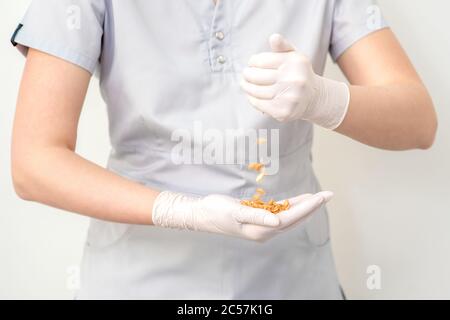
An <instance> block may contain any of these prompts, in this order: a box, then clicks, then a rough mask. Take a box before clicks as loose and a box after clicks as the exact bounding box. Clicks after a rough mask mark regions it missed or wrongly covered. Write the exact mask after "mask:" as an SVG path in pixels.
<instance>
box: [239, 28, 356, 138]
mask: <svg viewBox="0 0 450 320" xmlns="http://www.w3.org/2000/svg"><path fill="white" fill-rule="evenodd" d="M269 43H270V48H271V50H272V52H264V53H259V54H256V55H254V56H252V57H251V59H250V61H249V63H248V67H247V68H246V69H245V70H244V71H243V80H242V82H241V87H242V89H243V90H244V91H245V92H246V93H247V96H248V99H249V101H250V103H251V104H252V105H253V106H254V107H255V108H256V109H258V110H260V111H262V112H263V113H266V114H268V115H269V116H272V117H273V118H275V119H276V120H278V121H281V122H284V121H292V120H307V121H311V122H313V123H316V124H318V125H320V126H322V127H325V128H327V129H331V130H334V129H336V128H337V127H338V126H339V125H340V124H341V123H342V121H343V120H344V117H345V115H346V113H347V109H348V105H349V101H350V91H349V88H348V86H347V85H346V84H345V83H343V82H338V81H334V80H329V79H326V78H323V77H321V76H319V75H317V74H316V73H315V72H314V70H313V67H312V64H311V62H310V61H309V59H308V58H307V57H306V56H305V55H303V54H301V53H300V52H298V51H297V50H296V49H295V48H294V46H293V45H291V44H290V43H289V42H288V41H287V40H286V39H284V38H283V37H282V36H281V35H279V34H274V35H272V36H271V37H270V39H269Z"/></svg>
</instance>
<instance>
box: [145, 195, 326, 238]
mask: <svg viewBox="0 0 450 320" xmlns="http://www.w3.org/2000/svg"><path fill="white" fill-rule="evenodd" d="M332 196H333V194H332V193H331V192H321V193H318V194H315V195H309V194H308V195H302V196H300V197H296V198H292V199H289V203H290V204H291V208H290V209H289V210H286V211H283V212H281V213H279V214H277V215H274V214H272V213H271V212H269V211H266V210H263V209H254V208H250V207H247V206H244V205H241V204H240V201H239V200H237V199H234V198H231V197H228V196H223V195H210V196H207V197H204V198H194V197H189V196H186V195H184V194H180V193H175V192H170V191H163V192H161V193H160V194H159V195H158V197H157V198H156V200H155V203H154V206H153V214H152V218H153V224H154V225H155V226H160V227H164V228H174V229H182V230H183V229H184V230H191V231H203V232H211V233H217V234H223V235H228V236H234V237H239V238H244V239H248V240H254V241H265V240H268V239H270V238H272V237H273V236H275V235H276V234H278V233H280V232H282V231H284V230H286V229H288V228H290V227H292V226H294V225H296V224H298V223H299V222H300V221H303V220H304V219H306V218H307V217H308V216H309V215H311V214H312V213H313V212H314V211H315V210H317V209H318V208H319V207H320V206H321V205H322V204H324V203H325V202H327V201H329V200H330V199H331V197H332Z"/></svg>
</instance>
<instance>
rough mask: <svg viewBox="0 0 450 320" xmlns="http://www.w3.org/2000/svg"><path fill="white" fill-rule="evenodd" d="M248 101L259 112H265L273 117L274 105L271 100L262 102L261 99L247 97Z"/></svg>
mask: <svg viewBox="0 0 450 320" xmlns="http://www.w3.org/2000/svg"><path fill="white" fill-rule="evenodd" d="M247 99H248V101H249V102H250V104H251V105H252V106H253V107H255V108H256V109H257V110H259V111H261V112H264V113H266V114H268V115H272V114H271V113H272V109H273V107H272V103H271V101H270V100H261V99H257V98H254V97H252V96H247Z"/></svg>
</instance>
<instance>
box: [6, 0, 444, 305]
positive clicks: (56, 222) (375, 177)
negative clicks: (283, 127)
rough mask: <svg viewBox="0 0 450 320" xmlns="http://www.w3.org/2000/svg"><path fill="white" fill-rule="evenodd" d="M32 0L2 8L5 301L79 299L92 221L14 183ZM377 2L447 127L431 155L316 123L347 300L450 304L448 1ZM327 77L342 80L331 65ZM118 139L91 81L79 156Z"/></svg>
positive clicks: (92, 154)
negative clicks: (79, 270) (23, 22)
mask: <svg viewBox="0 0 450 320" xmlns="http://www.w3.org/2000/svg"><path fill="white" fill-rule="evenodd" d="M28 3H29V0H15V1H1V3H0V12H1V14H2V17H1V18H2V19H1V22H0V39H1V41H0V57H1V59H0V70H1V73H0V146H1V151H0V204H1V206H0V298H7V299H10V298H12V299H14V298H30V299H33V298H39V299H41V298H57V299H71V298H72V297H73V290H72V289H71V287H70V280H71V278H70V277H69V275H70V274H71V273H70V272H69V271H70V270H71V269H73V267H74V266H75V267H76V266H77V265H78V263H79V261H80V257H81V250H82V244H83V241H84V237H85V233H86V227H87V219H86V218H83V217H79V216H76V215H73V214H70V213H67V212H63V211H60V210H57V209H53V208H49V207H46V206H43V205H40V204H36V203H27V202H24V201H21V200H20V199H18V198H17V196H16V195H15V194H14V191H13V188H12V184H11V178H10V169H9V168H10V159H9V157H10V153H9V148H10V138H11V126H12V121H13V116H14V109H15V100H16V95H17V89H18V84H19V81H20V77H21V72H22V67H23V63H24V59H23V58H22V57H21V56H20V54H18V53H17V52H16V51H15V49H13V48H12V47H10V45H9V41H8V40H9V38H10V36H11V33H12V31H14V29H15V27H16V25H17V23H18V22H19V20H20V18H21V17H22V15H23V14H24V12H25V9H26V7H27V5H28ZM379 3H380V5H381V8H382V9H383V12H384V14H385V16H386V18H387V20H388V22H389V24H390V25H391V27H392V28H393V29H394V31H395V33H396V34H397V36H398V37H399V39H400V41H401V42H402V44H403V46H404V47H405V48H406V50H407V51H408V53H409V55H410V57H411V59H412V60H413V62H414V64H415V66H416V67H417V69H418V71H419V73H420V74H421V76H422V77H423V79H424V81H425V83H426V84H427V86H428V88H429V90H430V91H431V94H432V96H433V98H434V101H435V104H436V108H437V111H438V114H439V120H440V127H439V133H438V137H437V141H436V144H435V146H434V147H433V149H432V150H430V151H426V152H424V151H411V152H402V153H397V152H386V151H380V150H376V149H373V148H370V147H367V146H364V145H361V144H359V143H356V142H353V141H351V140H349V139H347V138H345V137H343V136H339V135H337V134H333V133H329V132H325V131H323V130H321V129H317V131H316V132H317V135H316V141H315V150H314V159H315V168H316V170H317V174H318V176H319V178H320V180H321V183H322V186H323V188H324V189H330V190H333V191H335V193H336V197H335V199H334V200H333V201H332V203H331V204H330V205H329V209H330V218H331V230H332V242H333V247H334V253H335V257H336V263H337V267H338V271H339V275H340V279H341V282H342V284H343V287H344V289H345V291H346V293H347V295H348V297H349V298H353V299H395V298H406V299H419V298H427V299H428V298H438V299H442V298H446V299H450V209H449V206H450V185H449V183H450V169H449V164H450V105H449V104H450V103H449V102H450V98H449V96H448V95H449V92H450V80H449V77H448V73H449V72H450V39H449V36H448V34H449V33H448V30H449V27H450V26H449V25H448V23H449V22H448V21H449V19H448V17H449V14H450V3H449V1H446V0H429V1H424V0H389V1H388V0H382V1H379ZM327 75H328V76H330V77H333V78H337V79H343V78H342V75H341V74H340V72H339V70H338V68H337V67H336V66H335V65H333V64H331V63H329V64H328V68H327ZM108 146H109V140H108V135H107V117H106V110H105V106H104V104H103V102H102V100H101V98H100V95H99V91H98V89H97V82H96V81H93V83H92V86H91V89H90V91H89V94H88V98H87V101H86V105H85V107H84V110H83V114H82V119H81V124H80V129H79V138H78V149H77V151H78V152H79V153H80V154H81V155H83V156H84V157H86V158H88V159H89V160H92V161H95V162H96V163H99V164H102V165H105V164H106V159H107V155H108V151H109V149H108ZM370 265H377V266H379V267H380V268H381V277H382V278H381V290H369V289H368V288H367V286H366V280H367V277H368V274H367V273H366V270H367V267H368V266H370ZM72 271H73V270H72ZM68 282H69V283H68ZM68 284H69V286H68Z"/></svg>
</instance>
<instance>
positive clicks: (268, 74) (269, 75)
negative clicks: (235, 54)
mask: <svg viewBox="0 0 450 320" xmlns="http://www.w3.org/2000/svg"><path fill="white" fill-rule="evenodd" d="M242 75H243V77H244V79H245V80H246V81H247V82H249V83H251V84H254V85H259V86H270V85H273V84H275V83H276V82H277V75H278V72H277V71H276V70H273V69H261V68H250V67H249V68H245V69H244V71H243V72H242Z"/></svg>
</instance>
